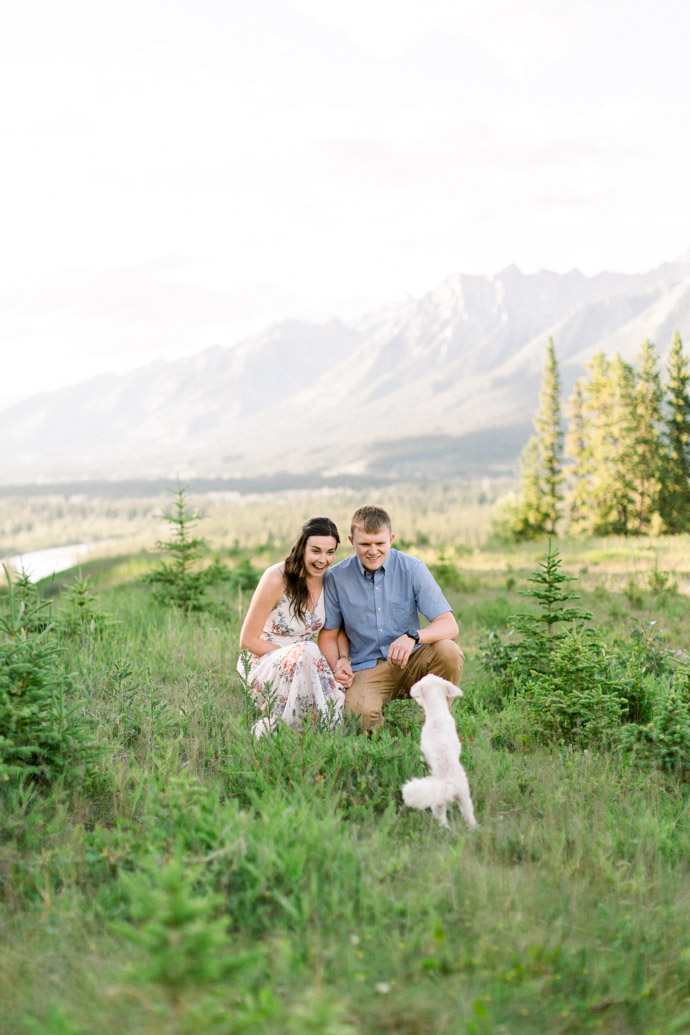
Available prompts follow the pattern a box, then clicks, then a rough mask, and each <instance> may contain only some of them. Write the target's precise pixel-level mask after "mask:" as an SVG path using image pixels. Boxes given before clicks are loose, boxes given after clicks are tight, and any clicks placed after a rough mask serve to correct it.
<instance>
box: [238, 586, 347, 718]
mask: <svg viewBox="0 0 690 1035" xmlns="http://www.w3.org/2000/svg"><path fill="white" fill-rule="evenodd" d="M325 618H326V610H325V604H324V599H323V593H321V596H320V597H319V600H318V603H317V605H316V608H315V610H314V611H310V612H307V616H306V619H305V620H304V621H303V620H302V619H300V618H296V617H295V615H294V614H293V612H292V609H291V607H290V602H289V600H288V598H287V594H285V593H284V594H283V596H282V597H281V600H280V602H279V604H278V605H277V607H275V608H274V609H273V610H272V611H271V613H270V614H269V616H268V618H267V619H266V624H265V625H264V629H263V632H262V633H261V638H262V640H268V641H269V643H272V644H274V645H275V650H272V651H271V652H270V653H269V654H263V655H262V656H261V657H257V656H256V655H255V654H249V670H248V672H247V674H246V676H247V688H248V690H249V692H250V694H251V695H252V697H253V698H254V700H255V701H256V703H257V704H258V705H259V707H260V708H261V709H262V710H263V711H265V712H267V718H266V719H262V720H261V722H259V723H257V724H256V726H255V727H254V733H255V734H256V736H261V734H262V733H265V732H267V730H268V729H270V728H271V726H273V725H275V722H276V721H277V720H279V719H282V720H283V722H285V723H287V725H288V726H301V725H302V722H303V721H304V719H305V718H307V717H308V718H311V717H313V716H315V715H316V714H317V713H318V712H323V713H324V714H325V715H329V714H330V716H331V718H332V719H333V720H334V721H339V720H340V719H341V718H342V713H343V702H344V700H345V691H344V690H343V688H342V687H341V686H340V684H339V683H336V681H335V678H334V676H333V673H332V672H331V669H330V666H329V664H328V662H327V661H326V659H325V658H324V656H323V654H322V653H321V651H320V650H319V648H318V647H317V645H316V643H315V640H316V637H317V635H318V632H319V630H320V629H321V628H323V624H324V621H325ZM247 653H248V652H247ZM237 670H238V672H239V673H240V675H241V676H242V677H243V678H244V676H245V666H244V661H243V658H242V655H240V658H239V661H238V663H237Z"/></svg>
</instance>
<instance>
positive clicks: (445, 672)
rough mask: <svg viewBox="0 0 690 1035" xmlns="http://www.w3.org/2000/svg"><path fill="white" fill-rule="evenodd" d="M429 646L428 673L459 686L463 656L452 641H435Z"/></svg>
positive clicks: (463, 661)
mask: <svg viewBox="0 0 690 1035" xmlns="http://www.w3.org/2000/svg"><path fill="white" fill-rule="evenodd" d="M429 646H430V647H431V648H432V650H431V651H430V652H429V661H428V671H429V672H433V674H434V675H436V676H441V678H442V679H448V680H450V682H451V683H455V684H456V685H459V684H460V680H461V678H462V668H463V665H464V663H465V655H464V654H463V652H462V651H461V650H460V648H459V647H458V645H457V643H455V642H454V641H453V640H437V641H436V643H431V644H429Z"/></svg>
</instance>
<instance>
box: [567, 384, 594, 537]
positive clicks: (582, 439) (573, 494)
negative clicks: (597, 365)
mask: <svg viewBox="0 0 690 1035" xmlns="http://www.w3.org/2000/svg"><path fill="white" fill-rule="evenodd" d="M586 385H587V382H586V380H585V378H584V377H580V378H578V380H577V381H576V382H575V387H574V389H573V394H572V396H571V397H570V401H569V403H568V418H569V422H570V423H569V426H568V435H567V438H566V443H565V450H566V455H567V456H569V457H570V458H571V459H572V461H573V463H572V466H571V468H570V477H569V481H570V483H571V486H572V488H571V490H570V493H569V509H570V514H569V530H570V531H571V532H573V533H574V534H575V535H577V534H578V533H579V532H586V531H587V528H588V522H589V500H590V495H589V493H590V479H591V469H590V468H591V465H590V453H591V449H590V442H589V433H588V426H587V420H586V418H585V392H586Z"/></svg>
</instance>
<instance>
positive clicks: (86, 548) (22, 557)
mask: <svg viewBox="0 0 690 1035" xmlns="http://www.w3.org/2000/svg"><path fill="white" fill-rule="evenodd" d="M103 545H105V544H104V543H72V544H70V545H69V546H52V547H51V548H50V549H48V550H34V551H33V552H32V553H24V554H17V555H16V556H14V557H5V558H3V561H4V563H5V564H8V565H9V567H10V568H13V569H14V570H15V571H17V572H20V571H21V570H22V568H23V569H24V571H25V572H26V573H27V574H28V576H29V578H30V579H31V581H32V582H39V581H40V580H41V579H45V578H47V577H48V576H49V575H56V574H57V573H58V572H59V571H66V570H67V568H73V567H74V566H75V564H78V563H79V561H81V560H83V559H84V558H85V557H86V556H88V554H90V553H93V551H94V550H97V549H98V548H99V547H101V546H103Z"/></svg>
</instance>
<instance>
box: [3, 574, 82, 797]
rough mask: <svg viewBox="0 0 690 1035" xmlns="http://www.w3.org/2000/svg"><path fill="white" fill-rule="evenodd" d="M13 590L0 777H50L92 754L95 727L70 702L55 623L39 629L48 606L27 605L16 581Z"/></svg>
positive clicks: (7, 621) (6, 634)
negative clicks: (16, 590)
mask: <svg viewBox="0 0 690 1035" xmlns="http://www.w3.org/2000/svg"><path fill="white" fill-rule="evenodd" d="M9 590H10V591H9V598H8V600H9V614H8V615H7V616H6V617H4V618H0V780H7V779H9V778H10V777H11V776H22V775H29V774H31V775H33V776H37V777H42V778H45V779H50V778H52V777H54V776H56V775H57V774H58V773H61V772H63V771H64V770H65V768H66V767H67V765H68V764H69V762H70V761H72V760H74V759H75V758H77V757H79V758H81V759H82V760H88V759H89V758H90V757H91V756H92V753H93V749H94V744H93V739H92V731H91V727H90V724H89V723H88V722H87V720H86V718H85V717H84V715H83V713H82V710H81V708H80V706H79V705H77V704H73V703H71V701H70V694H71V691H72V689H73V687H72V681H71V679H70V677H69V676H68V675H67V674H66V673H65V672H64V671H63V669H62V666H61V662H60V650H59V648H58V646H57V644H56V643H55V640H54V639H53V638H52V635H51V632H52V626H51V625H47V626H45V628H42V629H41V628H39V627H40V624H41V623H40V621H39V614H40V612H41V610H42V608H43V606H44V605H42V604H40V603H34V604H29V606H28V607H27V606H26V605H25V603H24V602H23V601H21V602H17V600H16V598H15V594H14V591H13V588H12V586H11V584H10V586H9ZM37 629H38V631H35V630H37Z"/></svg>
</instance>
